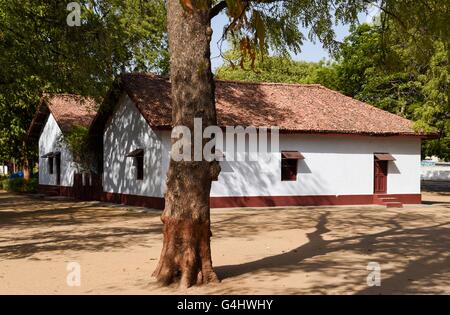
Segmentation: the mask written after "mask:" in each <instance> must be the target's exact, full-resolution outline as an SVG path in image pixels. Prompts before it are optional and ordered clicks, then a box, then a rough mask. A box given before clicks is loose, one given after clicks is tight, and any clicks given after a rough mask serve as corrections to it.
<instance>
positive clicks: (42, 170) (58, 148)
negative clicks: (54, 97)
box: [39, 114, 76, 187]
mask: <svg viewBox="0 0 450 315" xmlns="http://www.w3.org/2000/svg"><path fill="white" fill-rule="evenodd" d="M62 140H63V138H62V132H61V129H60V128H59V126H58V124H57V123H56V120H55V118H54V117H53V115H52V114H50V115H49V117H48V119H47V122H46V123H45V126H44V128H43V130H42V133H41V136H40V137H39V184H40V185H56V162H55V160H54V162H53V174H50V172H49V168H48V159H47V158H42V157H41V156H43V155H44V154H47V153H49V152H61V186H66V187H70V186H73V174H74V172H75V170H76V167H75V166H74V163H73V158H72V154H71V153H70V150H69V149H68V148H67V147H66V146H65V145H64V144H63V142H62Z"/></svg>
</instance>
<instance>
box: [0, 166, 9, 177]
mask: <svg viewBox="0 0 450 315" xmlns="http://www.w3.org/2000/svg"><path fill="white" fill-rule="evenodd" d="M0 174H1V175H8V166H7V165H0Z"/></svg>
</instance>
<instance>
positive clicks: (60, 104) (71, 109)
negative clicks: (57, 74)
mask: <svg viewBox="0 0 450 315" xmlns="http://www.w3.org/2000/svg"><path fill="white" fill-rule="evenodd" d="M96 113H97V111H96V106H95V102H94V101H93V100H92V99H89V98H83V97H80V96H77V95H71V94H44V95H43V96H42V98H41V102H40V104H39V107H38V109H37V112H36V114H35V116H34V118H33V121H32V123H31V126H30V128H29V130H28V141H37V142H38V143H39V190H40V191H41V192H45V193H52V194H59V195H66V196H72V195H73V189H72V188H73V184H74V174H75V172H77V170H78V165H77V164H76V163H74V162H73V156H72V153H71V152H70V150H69V148H68V147H67V145H66V144H65V142H64V135H67V133H69V132H70V131H71V130H72V129H73V128H74V127H75V126H81V127H86V128H89V126H90V124H91V123H92V121H93V119H94V117H95V114H96Z"/></svg>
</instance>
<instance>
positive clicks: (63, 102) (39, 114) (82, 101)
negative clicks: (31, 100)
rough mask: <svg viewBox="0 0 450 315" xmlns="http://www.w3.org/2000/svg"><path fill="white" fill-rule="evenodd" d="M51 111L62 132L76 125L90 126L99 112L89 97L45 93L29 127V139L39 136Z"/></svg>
mask: <svg viewBox="0 0 450 315" xmlns="http://www.w3.org/2000/svg"><path fill="white" fill-rule="evenodd" d="M50 113H52V114H53V117H54V118H55V120H56V122H57V124H58V126H59V127H60V128H61V130H62V132H63V133H66V132H69V131H70V130H71V129H72V128H73V127H74V126H82V127H86V128H89V127H90V125H91V124H92V121H93V120H94V117H95V115H96V114H97V105H96V102H95V101H94V100H93V99H92V98H89V97H83V96H80V95H74V94H46V93H44V94H43V96H42V98H41V102H40V104H39V107H38V109H37V111H36V114H35V116H34V118H33V120H32V122H31V125H30V128H29V129H28V139H29V140H31V139H36V138H37V137H39V135H40V133H41V131H42V128H43V127H44V124H45V122H46V120H47V117H48V115H49V114H50Z"/></svg>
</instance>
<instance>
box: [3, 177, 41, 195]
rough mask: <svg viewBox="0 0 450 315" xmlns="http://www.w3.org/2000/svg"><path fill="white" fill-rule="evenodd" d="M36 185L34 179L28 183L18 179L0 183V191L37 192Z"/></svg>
mask: <svg viewBox="0 0 450 315" xmlns="http://www.w3.org/2000/svg"><path fill="white" fill-rule="evenodd" d="M38 185H39V181H38V179H37V178H36V177H33V178H30V179H29V180H28V181H26V180H24V179H23V178H20V177H19V178H11V179H3V180H1V181H0V189H3V190H6V191H12V192H21V193H32V192H37V189H38Z"/></svg>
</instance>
